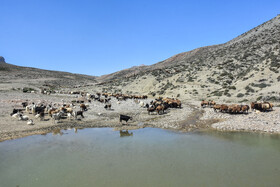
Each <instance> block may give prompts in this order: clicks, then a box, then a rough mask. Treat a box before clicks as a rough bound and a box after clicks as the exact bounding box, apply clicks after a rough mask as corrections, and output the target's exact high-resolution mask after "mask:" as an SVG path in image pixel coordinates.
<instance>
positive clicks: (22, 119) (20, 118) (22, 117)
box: [18, 115, 29, 121]
mask: <svg viewBox="0 0 280 187" xmlns="http://www.w3.org/2000/svg"><path fill="white" fill-rule="evenodd" d="M18 119H19V120H21V121H27V120H28V119H29V117H28V116H26V115H24V116H23V115H20V116H19V118H18Z"/></svg>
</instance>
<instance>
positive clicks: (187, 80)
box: [99, 15, 280, 101]
mask: <svg viewBox="0 0 280 187" xmlns="http://www.w3.org/2000/svg"><path fill="white" fill-rule="evenodd" d="M279 52H280V15H278V16H276V17H275V18H273V19H271V20H269V21H267V22H265V23H263V24H262V25H260V26H258V27H256V28H254V29H252V30H250V31H248V32H246V33H244V34H242V35H240V36H238V37H237V38H235V39H233V40H231V41H229V42H227V43H225V44H220V45H215V46H207V47H202V48H198V49H195V50H192V51H189V52H185V53H180V54H177V55H175V56H173V57H171V58H169V59H167V60H164V61H162V62H159V63H156V64H154V65H151V66H142V67H134V68H132V69H127V70H124V71H120V72H117V73H114V74H110V75H107V76H102V77H101V78H100V79H99V80H101V81H103V84H102V85H101V86H102V87H103V89H104V90H107V91H112V92H118V91H122V92H127V93H141V94H156V95H157V96H161V95H162V96H174V97H176V96H177V95H178V94H180V98H182V99H193V98H195V99H202V98H209V99H219V100H224V101H246V100H255V99H271V100H273V99H278V100H279V96H280V95H279V93H280V82H279V81H280V76H279V75H280V73H279V68H280V54H279ZM104 87H105V88H104Z"/></svg>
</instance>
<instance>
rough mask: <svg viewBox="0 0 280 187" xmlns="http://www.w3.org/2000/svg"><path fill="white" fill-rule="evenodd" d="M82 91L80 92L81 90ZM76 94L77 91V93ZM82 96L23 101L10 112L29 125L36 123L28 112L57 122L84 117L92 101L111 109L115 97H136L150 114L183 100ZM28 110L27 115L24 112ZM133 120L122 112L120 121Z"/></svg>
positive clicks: (162, 111) (42, 118)
mask: <svg viewBox="0 0 280 187" xmlns="http://www.w3.org/2000/svg"><path fill="white" fill-rule="evenodd" d="M79 93H80V92H79ZM75 94H76V93H75ZM80 94H81V97H80V98H78V99H75V100H72V101H71V103H70V104H64V100H62V102H63V104H58V103H36V104H35V103H34V102H32V103H29V102H28V101H26V102H22V103H21V104H22V106H23V108H18V109H16V108H14V109H13V111H12V113H11V114H10V115H11V116H12V117H14V118H16V119H18V120H21V121H27V124H28V125H34V121H33V120H32V119H30V117H29V116H28V114H33V115H34V117H35V119H39V120H41V121H44V120H45V115H48V116H49V117H50V118H51V120H52V121H53V122H54V123H55V122H57V121H59V120H60V119H66V118H68V119H73V118H74V119H77V117H78V116H81V118H84V115H83V113H84V112H86V111H87V110H88V107H89V104H85V103H91V102H92V101H97V102H100V103H103V104H104V108H105V109H106V110H111V107H112V104H111V99H112V97H115V98H116V99H117V104H120V102H121V101H122V102H124V101H126V100H127V99H134V101H135V102H136V103H138V104H139V105H140V106H141V107H143V108H144V107H146V108H147V112H148V114H151V113H153V112H156V113H157V114H164V112H165V110H167V109H168V108H181V101H180V100H178V99H171V98H158V99H155V100H154V101H151V102H150V103H145V102H143V101H140V100H141V99H147V96H146V95H143V96H137V95H127V94H109V93H96V94H95V95H94V94H89V93H80ZM24 111H25V112H26V115H24V114H23V112H24ZM128 120H132V117H130V116H126V115H122V114H120V122H122V121H126V122H127V121H128Z"/></svg>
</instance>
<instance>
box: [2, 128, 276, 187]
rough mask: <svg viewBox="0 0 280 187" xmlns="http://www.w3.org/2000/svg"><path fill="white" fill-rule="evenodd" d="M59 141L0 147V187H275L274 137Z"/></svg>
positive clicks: (129, 135)
mask: <svg viewBox="0 0 280 187" xmlns="http://www.w3.org/2000/svg"><path fill="white" fill-rule="evenodd" d="M62 133H63V134H62ZM61 134H62V135H60V132H55V133H54V134H51V133H50V134H47V135H44V136H43V135H34V136H29V137H25V138H21V139H16V140H9V141H5V142H1V143H0V186H3V187H9V186H14V187H15V186H28V187H33V186H34V187H35V186H36V187H38V186H40V187H45V186H60V187H64V186H65V187H71V186H116V187H118V186H279V185H280V137H279V136H277V135H261V134H250V133H224V132H223V133H218V132H195V133H179V132H173V131H168V130H162V129H153V128H145V129H140V130H133V131H128V132H125V131H124V132H122V133H120V132H119V131H113V129H111V128H92V129H83V130H78V132H76V133H75V132H74V130H66V131H61Z"/></svg>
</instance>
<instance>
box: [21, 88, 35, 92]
mask: <svg viewBox="0 0 280 187" xmlns="http://www.w3.org/2000/svg"><path fill="white" fill-rule="evenodd" d="M31 91H35V90H34V89H33V88H27V87H24V88H23V89H22V92H24V93H30V92H31Z"/></svg>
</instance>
